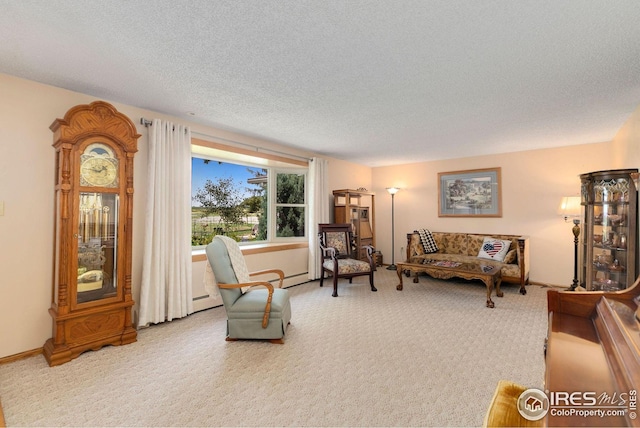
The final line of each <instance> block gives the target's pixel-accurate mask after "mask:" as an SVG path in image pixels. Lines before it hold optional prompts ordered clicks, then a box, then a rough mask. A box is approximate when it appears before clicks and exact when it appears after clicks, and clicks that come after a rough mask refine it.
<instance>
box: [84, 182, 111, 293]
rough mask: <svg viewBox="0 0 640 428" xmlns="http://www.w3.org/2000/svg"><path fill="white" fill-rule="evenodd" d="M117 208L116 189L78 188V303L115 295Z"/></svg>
mask: <svg viewBox="0 0 640 428" xmlns="http://www.w3.org/2000/svg"><path fill="white" fill-rule="evenodd" d="M118 210H119V199H118V194H117V193H100V192H80V201H79V213H78V214H79V217H78V218H79V221H78V234H77V235H78V279H77V283H76V284H77V303H85V302H91V301H94V300H99V299H106V298H109V297H114V296H116V295H117V291H118V280H117V279H118V275H117V272H118V266H117V260H118V257H117V256H118V255H117V250H116V249H117V248H118V242H117V240H118Z"/></svg>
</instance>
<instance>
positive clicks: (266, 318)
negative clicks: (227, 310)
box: [218, 274, 273, 328]
mask: <svg viewBox="0 0 640 428" xmlns="http://www.w3.org/2000/svg"><path fill="white" fill-rule="evenodd" d="M249 275H251V274H249ZM257 285H262V286H264V287H266V288H267V290H268V291H269V296H268V297H267V304H266V305H265V307H264V316H263V317H262V328H267V326H268V325H269V313H270V312H271V300H273V284H271V283H270V282H267V281H251V282H244V283H242V284H222V283H218V287H220V288H242V287H254V286H257Z"/></svg>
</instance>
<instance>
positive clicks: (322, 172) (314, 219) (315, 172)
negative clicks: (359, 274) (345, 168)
mask: <svg viewBox="0 0 640 428" xmlns="http://www.w3.org/2000/svg"><path fill="white" fill-rule="evenodd" d="M327 169H328V163H327V160H326V159H321V158H313V159H312V160H311V162H310V163H309V202H310V203H309V222H308V223H307V236H308V237H309V279H310V280H314V279H318V278H320V275H322V268H321V266H320V254H319V252H320V249H319V243H318V223H327V222H328V221H329V181H328V178H327V177H328V174H327Z"/></svg>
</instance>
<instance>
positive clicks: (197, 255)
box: [191, 242, 309, 262]
mask: <svg viewBox="0 0 640 428" xmlns="http://www.w3.org/2000/svg"><path fill="white" fill-rule="evenodd" d="M308 247H309V243H307V242H288V243H284V244H255V245H242V246H241V247H240V250H241V251H242V254H243V255H245V256H248V255H250V254H261V253H272V252H274V251H284V250H294V249H296V248H308ZM191 260H192V261H193V262H202V261H205V260H207V255H206V254H205V251H204V248H203V249H200V250H193V251H192V252H191Z"/></svg>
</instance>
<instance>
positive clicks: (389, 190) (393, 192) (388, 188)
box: [387, 187, 400, 195]
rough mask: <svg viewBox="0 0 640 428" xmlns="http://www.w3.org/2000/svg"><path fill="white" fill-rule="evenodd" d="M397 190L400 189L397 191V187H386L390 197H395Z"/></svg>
mask: <svg viewBox="0 0 640 428" xmlns="http://www.w3.org/2000/svg"><path fill="white" fill-rule="evenodd" d="M399 190H400V189H398V188H397V187H387V192H389V194H391V195H395V194H396V193H398V191H399Z"/></svg>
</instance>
